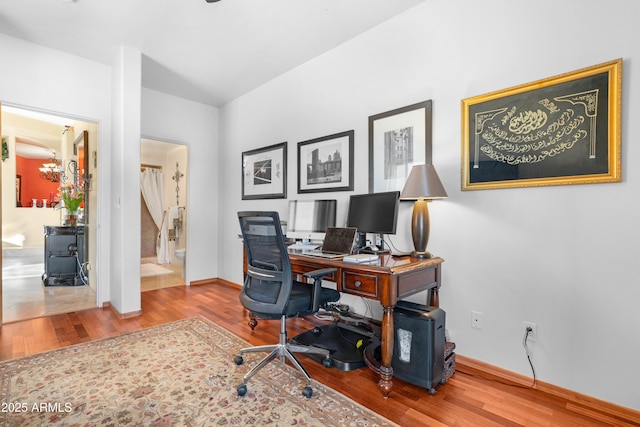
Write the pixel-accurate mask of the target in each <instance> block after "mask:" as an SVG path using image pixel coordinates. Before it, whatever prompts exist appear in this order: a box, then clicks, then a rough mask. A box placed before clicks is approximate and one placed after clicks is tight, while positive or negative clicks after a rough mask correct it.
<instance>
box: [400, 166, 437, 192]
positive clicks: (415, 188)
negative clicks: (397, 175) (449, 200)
mask: <svg viewBox="0 0 640 427" xmlns="http://www.w3.org/2000/svg"><path fill="white" fill-rule="evenodd" d="M445 197H447V192H446V191H445V190H444V186H443V185H442V182H441V181H440V178H439V177H438V174H437V173H436V169H435V168H434V167H433V165H431V164H428V165H417V166H414V167H413V168H412V169H411V173H409V178H407V182H406V183H405V184H404V188H403V189H402V193H400V198H401V199H402V200H418V199H421V198H423V199H443V198H445Z"/></svg>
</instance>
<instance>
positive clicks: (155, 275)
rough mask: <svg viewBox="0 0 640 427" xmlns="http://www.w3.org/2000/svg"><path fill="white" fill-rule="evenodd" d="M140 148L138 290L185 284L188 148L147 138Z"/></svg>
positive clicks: (186, 280) (186, 279)
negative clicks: (139, 276) (139, 275)
mask: <svg viewBox="0 0 640 427" xmlns="http://www.w3.org/2000/svg"><path fill="white" fill-rule="evenodd" d="M140 147H141V148H140V161H141V165H140V173H141V176H140V179H141V185H140V186H141V190H142V191H141V198H142V200H141V209H140V211H141V217H140V223H141V227H140V230H141V235H140V241H141V245H140V247H141V253H140V273H141V278H140V289H141V291H142V292H145V291H150V290H154V289H161V288H167V287H173V286H186V284H187V283H188V277H187V276H188V274H187V259H188V258H187V250H186V249H187V230H188V221H187V217H188V209H187V188H188V178H187V177H188V147H187V146H186V145H184V144H180V143H175V142H167V141H161V140H157V139H150V138H143V139H142V140H141V144H140Z"/></svg>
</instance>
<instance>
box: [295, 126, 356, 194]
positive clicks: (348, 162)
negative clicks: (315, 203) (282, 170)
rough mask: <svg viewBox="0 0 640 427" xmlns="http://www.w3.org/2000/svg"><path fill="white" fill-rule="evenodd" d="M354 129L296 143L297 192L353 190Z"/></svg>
mask: <svg viewBox="0 0 640 427" xmlns="http://www.w3.org/2000/svg"><path fill="white" fill-rule="evenodd" d="M353 135H354V131H353V130H349V131H346V132H341V133H336V134H334V135H329V136H323V137H322V138H316V139H311V140H309V141H303V142H299V143H298V193H319V192H322V191H350V190H353Z"/></svg>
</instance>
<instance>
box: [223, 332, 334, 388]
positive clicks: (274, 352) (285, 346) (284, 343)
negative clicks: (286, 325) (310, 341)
mask: <svg viewBox="0 0 640 427" xmlns="http://www.w3.org/2000/svg"><path fill="white" fill-rule="evenodd" d="M258 352H269V354H268V355H267V356H265V357H264V358H263V359H262V360H260V361H259V362H258V364H256V365H255V366H254V367H252V368H251V370H250V371H249V372H247V374H246V375H245V376H244V377H243V378H242V384H240V385H239V386H238V388H237V391H238V395H239V396H244V395H245V394H246V393H247V382H248V381H249V379H251V377H253V376H254V375H255V374H256V373H257V372H258V371H259V370H260V369H262V368H263V367H265V366H266V365H267V364H268V363H269V362H271V361H272V360H274V359H275V358H276V357H279V358H280V360H281V362H282V363H284V362H285V360H289V362H291V364H292V365H293V366H294V367H295V368H296V369H297V370H298V371H300V373H302V375H303V376H304V378H305V379H306V380H307V386H306V387H305V388H304V389H303V390H302V395H303V396H305V397H311V396H312V395H313V390H312V388H311V376H310V375H309V373H308V372H307V370H306V369H305V368H304V367H303V366H302V365H301V364H300V362H298V359H297V358H296V357H295V355H294V354H293V353H306V354H315V355H321V356H323V357H324V359H323V362H322V364H323V365H324V366H326V367H331V353H330V352H329V350H326V349H324V348H318V347H311V346H306V345H299V344H293V343H289V342H288V340H287V335H286V332H285V333H284V334H283V333H281V334H280V343H279V344H270V345H259V346H255V347H246V348H243V349H241V350H240V355H238V356H236V358H235V359H234V362H235V364H236V365H242V364H243V363H244V358H243V357H242V355H243V354H245V353H258Z"/></svg>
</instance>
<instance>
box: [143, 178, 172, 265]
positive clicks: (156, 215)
mask: <svg viewBox="0 0 640 427" xmlns="http://www.w3.org/2000/svg"><path fill="white" fill-rule="evenodd" d="M140 189H141V190H142V198H143V199H144V202H145V204H146V205H147V209H149V213H150V214H151V217H152V218H153V222H154V223H155V224H156V227H158V230H160V231H159V233H158V239H157V240H156V252H157V254H158V264H168V263H170V262H171V253H170V251H169V238H168V236H167V229H166V227H165V226H164V224H163V219H164V208H163V206H164V200H163V199H164V197H163V194H164V176H163V174H162V172H161V171H160V170H158V169H153V168H146V169H145V170H144V171H143V172H142V173H141V176H140Z"/></svg>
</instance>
